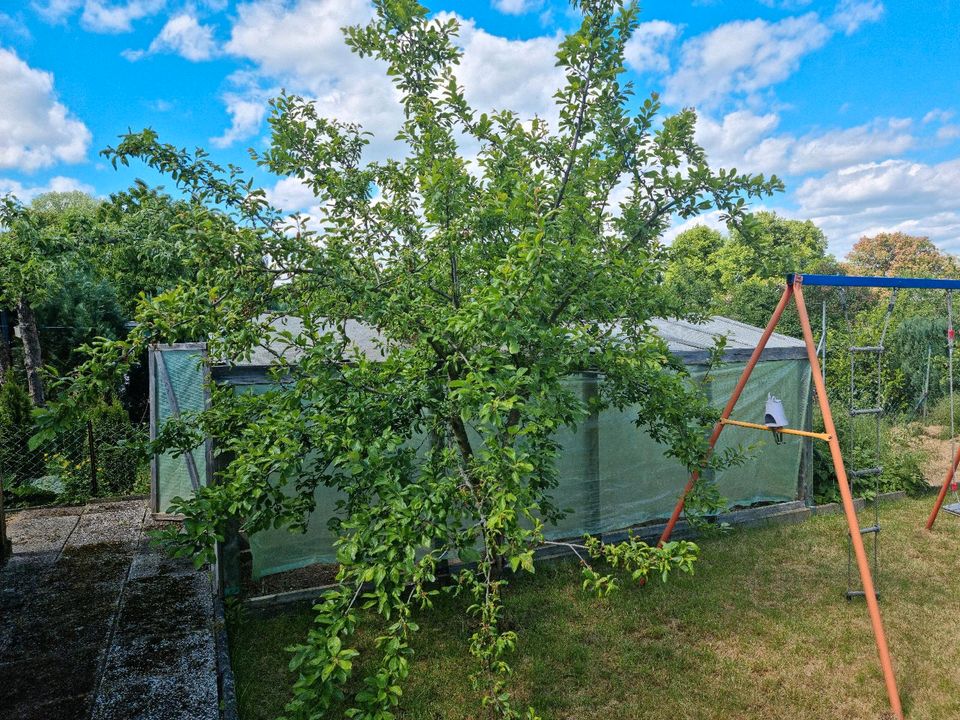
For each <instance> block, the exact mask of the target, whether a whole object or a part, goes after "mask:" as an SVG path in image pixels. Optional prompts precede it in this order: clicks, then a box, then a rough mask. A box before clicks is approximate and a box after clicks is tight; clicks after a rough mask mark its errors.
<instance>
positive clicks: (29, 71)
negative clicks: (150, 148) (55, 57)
mask: <svg viewBox="0 0 960 720" xmlns="http://www.w3.org/2000/svg"><path fill="white" fill-rule="evenodd" d="M0 107H2V108H3V112H2V113H0V168H17V169H19V170H26V171H31V170H37V169H38V168H42V167H49V166H51V165H54V164H56V163H59V162H69V163H75V162H82V161H83V160H84V159H85V158H86V154H87V146H88V145H89V144H90V139H91V136H90V131H89V130H88V129H87V127H86V126H85V125H84V124H83V123H82V122H81V121H79V120H77V119H76V118H74V117H73V116H72V115H71V114H70V111H69V110H68V109H67V108H66V106H65V105H63V104H62V103H61V102H59V101H58V100H57V97H56V93H55V92H54V88H53V75H52V74H51V73H48V72H43V71H42V70H35V69H33V68H31V67H30V66H29V65H27V64H26V63H25V62H24V61H23V60H21V59H20V58H19V57H17V55H16V54H15V53H13V52H11V51H9V50H5V49H3V48H0Z"/></svg>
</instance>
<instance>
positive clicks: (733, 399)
mask: <svg viewBox="0 0 960 720" xmlns="http://www.w3.org/2000/svg"><path fill="white" fill-rule="evenodd" d="M792 295H793V287H792V286H791V285H787V286H786V287H785V288H784V289H783V295H781V296H780V302H779V303H777V308H776V310H774V311H773V315H771V316H770V322H768V323H767V327H766V328H765V329H764V331H763V334H762V335H761V336H760V340H759V341H758V342H757V346H756V347H755V348H754V349H753V353H752V354H751V355H750V359H749V360H748V361H747V366H746V367H745V368H744V369H743V372H742V373H741V374H740V380H738V381H737V386H736V387H735V388H734V389H733V393H731V395H730V399H729V400H727V404H726V406H725V407H724V408H723V412H722V413H721V414H720V421H718V422H717V424H716V425H715V426H714V428H713V433H712V434H711V435H710V439H709V440H708V441H707V451H706V453H704V456H703V463H704V464H706V462H707V460H709V459H710V456H711V455H712V454H713V449H714V447H715V446H716V444H717V440H718V439H719V438H720V433H721V432H723V420H725V419H728V418H729V417H730V414H731V413H732V412H733V408H734V406H736V404H737V400H739V399H740V395H741V394H742V393H743V388H744V386H745V385H746V384H747V380H749V379H750V374H751V373H752V372H753V368H754V367H756V365H757V362H759V360H760V356H761V355H762V354H763V349H764V347H766V345H767V342H768V341H769V340H770V336H771V335H773V331H774V329H775V328H776V327H777V323H778V322H780V316H781V315H783V311H784V309H785V308H786V307H787V303H788V302H789V301H790V297H791V296H792ZM699 479H700V471H699V470H694V471H693V472H692V473H691V474H690V479H689V480H688V481H687V484H686V486H685V487H684V488H683V493H681V495H680V498H679V499H678V500H677V504H676V505H675V506H674V508H673V513H672V514H671V515H670V519H669V520H668V521H667V525H666V527H665V528H664V529H663V533H662V534H661V535H660V540H659V542H658V543H657V546H660V545H663V544H664V543H665V542H667V541H668V540H669V539H670V536H671V535H672V534H673V528H674V526H676V524H677V521H678V520H679V519H680V513H682V512H683V506H684V503H686V501H687V495H689V494H690V491H691V490H693V486H694V485H696V484H697V481H698V480H699Z"/></svg>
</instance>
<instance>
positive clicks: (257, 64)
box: [218, 0, 563, 158]
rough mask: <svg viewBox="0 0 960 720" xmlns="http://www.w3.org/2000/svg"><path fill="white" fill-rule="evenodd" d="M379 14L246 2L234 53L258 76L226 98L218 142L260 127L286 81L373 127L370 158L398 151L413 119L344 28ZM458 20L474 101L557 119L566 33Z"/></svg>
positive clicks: (381, 70) (345, 2)
mask: <svg viewBox="0 0 960 720" xmlns="http://www.w3.org/2000/svg"><path fill="white" fill-rule="evenodd" d="M372 15H373V9H372V7H371V5H370V3H369V2H368V0H286V1H284V0H255V1H254V2H250V3H247V4H245V5H241V6H240V7H239V8H238V9H237V19H236V22H235V23H234V25H233V28H232V31H231V37H230V41H229V42H228V43H227V45H226V52H227V53H228V54H230V55H233V56H235V57H239V58H243V59H246V60H249V61H250V62H251V63H252V64H253V69H252V70H251V73H250V75H249V77H252V78H254V81H253V82H250V83H248V84H247V88H246V89H245V90H241V91H238V92H236V93H232V94H229V95H227V96H226V97H225V99H226V100H227V102H228V112H230V113H231V115H232V116H233V120H234V122H233V124H232V126H231V128H230V129H229V130H228V131H227V132H225V133H224V135H222V136H221V137H220V138H218V143H220V144H221V145H227V144H230V143H232V142H236V141H238V140H242V139H244V138H247V137H250V136H252V135H253V134H255V133H256V132H257V130H258V129H259V126H260V123H261V122H262V119H263V116H264V114H263V112H262V111H263V110H264V109H265V102H264V101H265V99H266V98H267V97H269V96H270V94H274V92H275V90H276V88H279V87H284V88H286V89H287V90H289V91H291V92H296V93H300V94H302V95H304V96H306V97H309V98H310V99H312V100H313V101H314V103H315V105H316V107H317V111H318V113H319V114H320V115H321V116H324V117H335V118H337V119H339V120H341V121H345V122H355V123H359V124H361V125H362V126H363V128H364V130H366V131H369V132H371V133H373V137H372V138H371V139H370V145H369V146H368V152H367V155H368V156H369V157H372V158H382V157H385V156H387V155H390V154H393V153H395V152H396V151H397V150H398V147H397V144H396V142H395V140H394V137H395V135H396V132H397V130H398V129H399V128H400V126H401V124H402V122H403V114H402V108H401V106H400V102H399V94H398V92H397V90H396V89H395V88H394V86H393V83H392V82H391V81H390V79H389V77H388V76H387V74H386V67H385V65H384V63H382V62H380V61H378V60H374V59H370V58H359V57H357V56H356V55H355V54H354V53H352V52H351V51H350V49H349V48H348V47H347V46H346V44H345V43H344V41H343V35H342V32H341V30H340V28H342V27H343V26H345V25H355V24H363V23H366V22H368V21H369V20H370V18H371V17H372ZM438 17H440V18H441V19H447V18H450V17H454V16H453V15H451V14H449V13H440V14H439V15H438ZM458 19H459V20H460V22H461V30H460V35H459V39H458V41H457V42H458V43H459V44H460V45H461V47H462V48H463V50H464V56H463V58H462V60H461V62H460V64H459V65H458V66H457V67H456V68H455V73H456V75H457V78H458V80H459V81H460V82H461V83H462V84H463V85H464V86H465V88H466V94H467V98H468V100H469V101H470V102H471V103H472V104H474V105H475V106H476V107H477V108H479V109H482V110H489V109H493V108H498V109H504V108H509V109H513V110H516V111H517V112H519V113H520V114H521V116H523V117H530V116H532V115H534V114H536V115H541V116H547V117H548V118H549V117H553V115H551V114H552V113H554V110H553V107H554V103H553V99H552V95H553V93H554V91H555V90H556V88H557V87H558V86H559V84H560V83H561V82H562V79H563V74H562V72H561V71H560V70H559V69H558V68H556V67H555V63H556V58H555V55H554V53H555V52H556V44H557V38H556V37H553V36H551V37H537V38H532V39H528V40H508V39H506V38H503V37H499V36H496V35H492V34H490V33H488V32H486V31H485V30H482V29H480V28H478V27H477V26H476V24H475V23H474V22H473V21H472V20H465V19H463V18H458ZM256 107H259V108H260V109H261V112H260V113H259V115H258V113H257V112H256Z"/></svg>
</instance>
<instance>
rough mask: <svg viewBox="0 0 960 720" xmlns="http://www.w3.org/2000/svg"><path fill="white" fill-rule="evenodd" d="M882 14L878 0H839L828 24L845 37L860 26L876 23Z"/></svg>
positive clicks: (882, 10) (881, 6) (881, 5)
mask: <svg viewBox="0 0 960 720" xmlns="http://www.w3.org/2000/svg"><path fill="white" fill-rule="evenodd" d="M883 13H884V7H883V3H882V2H880V0H840V3H839V4H838V5H837V9H836V11H835V12H834V14H833V16H832V17H831V18H830V24H831V25H832V26H833V27H835V28H838V29H839V30H841V31H842V32H843V33H845V34H847V35H853V33H855V32H856V31H857V30H859V29H860V27H861V26H862V25H866V24H867V23H872V22H877V21H878V20H879V19H880V18H882V17H883Z"/></svg>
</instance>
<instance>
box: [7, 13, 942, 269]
mask: <svg viewBox="0 0 960 720" xmlns="http://www.w3.org/2000/svg"><path fill="white" fill-rule="evenodd" d="M429 6H430V8H431V10H433V11H435V12H438V13H443V14H447V15H449V14H454V15H456V16H457V17H458V18H460V20H461V22H462V31H461V43H462V45H463V48H464V59H463V62H462V64H461V66H460V68H459V70H458V76H459V77H460V80H461V82H462V83H463V84H464V85H465V87H466V89H467V95H468V98H469V99H470V100H471V101H472V102H473V103H474V104H475V105H476V106H477V107H480V108H482V109H491V108H497V107H509V108H512V109H515V110H517V111H519V112H521V113H522V114H524V115H532V114H534V113H536V114H538V115H541V116H544V117H547V118H551V117H552V116H553V114H554V110H553V108H552V103H551V100H550V96H551V94H552V91H553V88H555V87H556V85H557V83H558V82H559V77H558V73H557V70H556V68H555V67H554V66H553V60H554V59H553V52H554V49H555V46H556V41H557V38H558V35H559V34H560V33H562V32H564V31H566V30H569V29H571V28H572V27H574V26H575V24H576V22H577V18H576V15H575V13H573V12H572V11H571V9H570V7H569V5H568V4H567V3H565V2H559V1H554V0H479V1H477V2H452V1H451V0H446V1H440V0H438V2H436V3H433V4H430V5H429ZM369 14H370V5H369V2H368V0H246V1H245V2H239V3H234V2H228V0H25V1H24V2H12V1H11V0H4V1H3V2H0V108H3V112H2V114H0V193H2V192H14V193H15V194H17V195H19V196H20V197H21V198H23V199H29V198H30V197H32V196H34V195H36V194H37V193H39V192H42V191H45V190H49V189H72V188H79V189H83V190H86V191H88V192H91V193H93V194H96V195H107V194H109V193H110V192H114V191H116V190H119V189H121V188H123V187H125V186H126V185H127V184H129V182H130V181H131V180H132V179H133V178H135V177H142V178H144V179H146V180H147V181H148V182H152V183H162V182H164V181H163V180H162V179H161V178H158V177H156V176H153V175H151V173H150V172H149V171H147V170H146V169H144V168H143V167H133V168H131V169H128V170H123V171H119V172H118V171H115V170H113V168H112V167H111V166H110V165H109V164H107V163H104V162H103V161H102V159H101V158H100V157H99V151H100V150H101V149H102V148H104V147H106V146H108V145H111V144H113V143H115V142H116V139H117V137H118V135H120V134H121V133H123V132H125V131H127V130H128V129H133V130H138V129H140V128H143V127H147V126H149V127H153V128H154V129H156V130H157V131H158V132H159V133H160V136H161V139H162V140H165V141H168V142H172V143H175V144H178V145H185V146H188V147H194V146H197V145H200V146H203V147H206V148H208V149H209V150H210V151H211V152H212V153H213V156H214V158H215V159H216V160H218V161H221V162H224V163H226V162H233V163H237V164H241V165H244V166H247V167H249V168H250V170H251V172H252V173H253V174H254V175H255V176H256V177H257V181H258V182H259V183H260V184H261V185H262V186H263V187H264V188H266V189H267V191H268V194H269V196H270V197H271V199H272V200H274V201H275V202H276V203H278V204H279V205H281V206H282V207H284V208H285V209H287V210H291V211H293V210H308V211H309V210H310V208H311V207H313V205H312V203H311V198H310V197H309V194H308V193H307V192H306V191H305V189H304V188H303V187H302V186H300V185H299V184H298V183H296V182H295V181H292V180H278V178H275V177H270V176H268V175H266V174H264V173H263V172H262V171H260V170H258V169H257V168H255V167H254V166H253V165H252V163H251V162H250V161H249V157H248V153H247V148H249V147H255V148H262V147H263V146H264V142H265V126H266V123H265V120H264V118H265V113H266V107H267V100H268V99H269V98H270V97H271V96H272V95H274V94H276V93H277V92H278V91H279V89H280V88H286V89H287V90H290V91H293V92H297V93H300V94H304V95H306V96H309V97H312V98H315V99H316V101H317V103H318V106H319V107H320V109H321V110H322V111H323V112H324V113H326V114H329V115H334V116H337V117H340V118H343V119H349V120H353V121H358V122H361V123H363V124H364V126H365V127H366V128H368V129H369V130H371V131H372V132H374V133H375V135H376V140H375V141H374V142H373V144H372V145H371V147H370V149H369V150H370V155H371V157H383V156H386V155H389V154H391V153H392V152H395V150H396V148H395V146H394V145H393V142H392V140H391V138H392V137H393V131H394V129H395V128H396V126H397V122H398V120H397V118H398V111H397V106H396V103H395V97H394V92H393V90H392V88H391V86H390V84H389V82H388V81H387V80H386V78H385V77H384V76H383V73H382V71H381V69H380V68H378V66H377V64H376V63H375V62H373V61H369V60H363V61H362V60H359V59H357V58H355V57H354V56H352V55H351V54H350V52H349V51H348V50H347V49H346V48H345V47H344V46H343V44H342V39H341V35H340V32H339V28H340V27H341V26H343V25H346V24H353V23H358V22H363V21H364V20H365V19H366V18H367V17H369ZM641 21H642V24H641V26H640V29H639V31H638V33H637V35H636V36H635V38H634V40H633V41H632V42H631V45H630V47H629V52H628V57H627V60H628V65H629V74H630V76H631V77H632V78H633V79H634V81H635V83H636V86H637V89H638V91H639V93H638V94H640V95H641V96H642V95H645V94H647V93H649V92H652V91H657V92H659V93H661V97H662V99H663V100H664V104H665V106H666V109H667V110H676V109H678V108H681V107H685V106H692V107H696V108H697V111H698V113H699V116H700V121H699V125H698V138H699V140H700V142H701V144H703V145H704V147H705V148H706V149H707V151H708V153H709V155H710V158H711V160H712V162H713V164H714V165H716V166H725V167H731V166H735V167H737V168H738V169H745V170H752V171H756V172H764V173H771V172H775V173H777V174H778V175H780V176H781V177H783V178H784V179H785V181H786V183H787V192H786V193H784V194H782V195H779V196H777V197H775V198H772V199H771V200H769V201H767V202H766V204H765V206H764V207H766V208H768V209H774V210H776V211H777V212H780V213H782V214H784V215H787V216H790V217H797V218H804V219H806V218H810V219H813V220H814V221H815V222H817V223H818V224H819V225H820V226H821V227H822V228H823V229H824V231H825V232H826V233H827V235H828V238H829V240H830V244H831V249H832V250H833V252H835V253H837V254H839V255H843V254H844V253H845V252H846V251H847V250H848V249H849V247H850V245H851V244H852V243H853V242H855V241H856V239H857V238H858V237H860V236H861V235H863V234H873V233H875V232H878V231H881V230H903V231H905V232H910V233H914V234H923V235H928V236H930V237H931V238H932V239H934V240H935V242H937V243H938V244H939V245H940V246H941V247H943V248H945V249H948V250H951V251H954V252H960V115H958V114H957V113H958V111H960V42H958V31H960V3H956V2H953V0H927V1H926V2H919V1H917V2H910V1H907V0H886V1H884V0H830V1H828V2H819V1H818V0H649V1H648V2H646V3H644V4H643V12H642V15H641ZM167 184H169V183H167ZM704 220H705V221H706V222H708V223H713V224H716V223H717V218H716V216H715V215H708V216H706V217H705V218H704ZM680 229H682V226H676V227H675V228H674V229H673V230H672V231H671V234H673V233H675V232H677V231H679V230H680Z"/></svg>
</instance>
